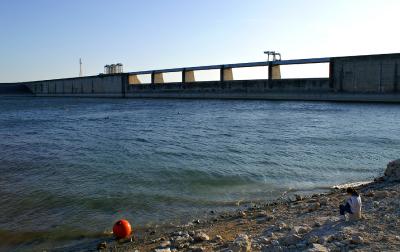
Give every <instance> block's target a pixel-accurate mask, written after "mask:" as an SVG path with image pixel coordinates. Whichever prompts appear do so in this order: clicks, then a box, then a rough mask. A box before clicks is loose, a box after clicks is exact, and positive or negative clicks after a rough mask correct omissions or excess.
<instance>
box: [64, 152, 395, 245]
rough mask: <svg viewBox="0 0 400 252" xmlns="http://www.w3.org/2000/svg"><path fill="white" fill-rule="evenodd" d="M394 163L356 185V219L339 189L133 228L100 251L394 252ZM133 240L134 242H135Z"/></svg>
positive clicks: (102, 243)
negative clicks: (344, 211)
mask: <svg viewBox="0 0 400 252" xmlns="http://www.w3.org/2000/svg"><path fill="white" fill-rule="evenodd" d="M399 181H400V160H397V161H393V162H391V163H389V164H388V168H387V169H386V171H385V176H383V177H380V178H376V179H375V180H374V181H373V182H369V183H366V184H361V185H358V186H356V189H357V190H358V191H359V192H360V194H361V197H362V201H363V209H362V210H363V212H362V219H361V220H357V221H350V220H348V219H346V218H343V217H341V216H340V215H339V211H338V206H339V204H341V203H343V202H344V201H345V200H346V199H347V198H348V195H347V194H346V192H345V187H335V188H332V190H331V192H328V193H325V194H314V195H309V196H301V195H294V196H291V197H289V196H288V197H287V198H283V199H280V200H278V201H275V202H272V203H268V204H263V205H256V204H254V205H251V206H247V208H246V209H241V210H238V211H236V212H230V213H214V212H211V213H210V215H211V216H213V217H210V218H208V219H204V220H203V219H200V220H195V221H193V222H191V223H188V224H187V225H184V226H178V227H171V228H168V229H166V228H157V227H155V228H150V229H146V230H136V231H135V233H134V237H133V239H132V241H131V240H129V239H128V240H125V241H115V240H114V239H113V238H112V237H110V238H109V239H103V241H101V242H99V243H98V244H97V245H96V244H93V247H86V248H84V249H82V248H71V250H81V249H82V250H85V251H87V250H93V251H96V250H100V251H156V252H169V251H193V252H194V251H234V252H236V251H399V250H400V219H399V217H400V182H399ZM135 237H136V238H135Z"/></svg>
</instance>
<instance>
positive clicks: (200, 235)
mask: <svg viewBox="0 0 400 252" xmlns="http://www.w3.org/2000/svg"><path fill="white" fill-rule="evenodd" d="M193 238H194V241H195V242H203V241H209V240H210V237H209V236H208V235H207V234H206V233H203V232H198V233H196V234H195V235H194V237H193Z"/></svg>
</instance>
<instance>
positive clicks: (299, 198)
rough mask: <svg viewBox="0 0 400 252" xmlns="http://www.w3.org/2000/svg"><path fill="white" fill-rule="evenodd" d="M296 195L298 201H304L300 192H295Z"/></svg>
mask: <svg viewBox="0 0 400 252" xmlns="http://www.w3.org/2000/svg"><path fill="white" fill-rule="evenodd" d="M294 196H295V197H296V200H297V201H302V200H303V196H301V195H299V194H295V195H294Z"/></svg>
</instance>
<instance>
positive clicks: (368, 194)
mask: <svg viewBox="0 0 400 252" xmlns="http://www.w3.org/2000/svg"><path fill="white" fill-rule="evenodd" d="M365 196H366V197H374V196H375V193H374V192H373V191H369V192H367V193H366V194H365Z"/></svg>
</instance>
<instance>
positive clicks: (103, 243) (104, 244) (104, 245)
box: [97, 242, 107, 250]
mask: <svg viewBox="0 0 400 252" xmlns="http://www.w3.org/2000/svg"><path fill="white" fill-rule="evenodd" d="M106 248H107V242H101V243H99V244H97V250H102V249H106Z"/></svg>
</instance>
